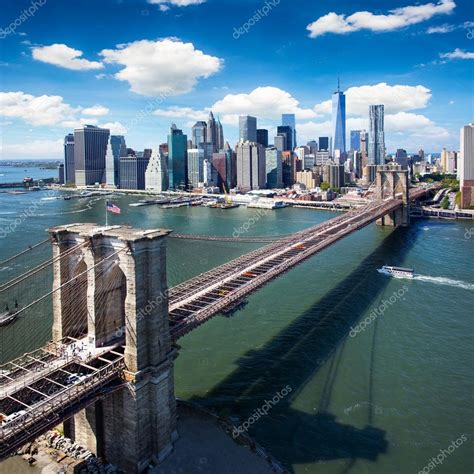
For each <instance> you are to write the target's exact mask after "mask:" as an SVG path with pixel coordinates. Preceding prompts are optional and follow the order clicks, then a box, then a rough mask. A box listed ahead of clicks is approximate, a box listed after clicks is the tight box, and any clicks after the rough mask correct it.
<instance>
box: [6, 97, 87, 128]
mask: <svg viewBox="0 0 474 474" xmlns="http://www.w3.org/2000/svg"><path fill="white" fill-rule="evenodd" d="M79 110H80V109H79V108H73V107H72V106H70V105H69V104H66V103H65V102H64V99H63V98H62V97H61V96H58V95H54V96H53V95H42V96H38V97H35V96H33V95H30V94H25V93H24V92H22V91H17V92H0V115H3V116H4V117H12V118H20V119H22V120H24V121H25V122H27V123H29V124H31V125H35V126H41V125H57V124H58V123H60V122H63V121H66V120H74V119H75V116H76V114H77V112H79Z"/></svg>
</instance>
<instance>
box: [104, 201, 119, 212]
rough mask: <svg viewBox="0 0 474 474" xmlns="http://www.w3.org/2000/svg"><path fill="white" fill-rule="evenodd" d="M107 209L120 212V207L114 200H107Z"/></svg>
mask: <svg viewBox="0 0 474 474" xmlns="http://www.w3.org/2000/svg"><path fill="white" fill-rule="evenodd" d="M107 211H108V212H113V213H114V214H120V207H118V206H116V205H115V204H114V203H113V202H112V201H107Z"/></svg>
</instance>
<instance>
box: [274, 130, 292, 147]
mask: <svg viewBox="0 0 474 474" xmlns="http://www.w3.org/2000/svg"><path fill="white" fill-rule="evenodd" d="M277 133H278V135H280V136H282V137H283V136H284V137H285V149H284V150H283V151H293V130H292V129H291V127H289V126H288V125H280V126H279V127H277Z"/></svg>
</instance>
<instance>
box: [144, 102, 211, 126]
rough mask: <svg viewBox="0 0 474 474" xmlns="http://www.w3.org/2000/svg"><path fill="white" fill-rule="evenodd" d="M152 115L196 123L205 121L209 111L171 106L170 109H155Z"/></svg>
mask: <svg viewBox="0 0 474 474" xmlns="http://www.w3.org/2000/svg"><path fill="white" fill-rule="evenodd" d="M153 115H157V116H159V117H169V118H185V119H188V120H194V121H196V122H197V121H199V120H207V116H208V115H209V111H208V110H195V109H193V108H191V107H178V106H175V105H173V106H171V107H168V108H167V109H157V110H155V111H154V112H153Z"/></svg>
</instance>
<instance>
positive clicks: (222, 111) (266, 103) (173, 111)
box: [153, 86, 318, 126]
mask: <svg viewBox="0 0 474 474" xmlns="http://www.w3.org/2000/svg"><path fill="white" fill-rule="evenodd" d="M210 110H212V111H213V112H214V114H215V115H219V117H220V120H221V122H222V123H223V124H225V125H233V126H236V125H238V123H239V115H253V116H255V117H257V118H258V119H259V120H260V119H269V120H272V119H275V120H280V119H281V114H283V113H294V114H295V115H296V118H297V119H298V120H308V119H312V118H316V117H318V115H317V114H316V113H315V112H314V110H311V109H304V108H301V107H300V105H299V102H298V100H296V99H295V98H294V97H293V96H292V95H291V94H290V93H289V92H286V91H284V90H282V89H279V88H277V87H269V86H267V87H257V88H256V89H254V90H253V91H252V92H250V93H248V94H247V93H242V94H227V95H226V96H225V97H224V98H223V99H222V100H219V101H217V102H216V103H215V104H214V105H212V106H211V107H206V108H205V109H204V110H195V109H192V108H190V107H177V106H172V107H168V108H167V109H158V110H155V111H154V112H153V114H154V115H158V116H160V117H169V118H186V119H189V120H195V121H197V120H207V116H208V114H209V111H210Z"/></svg>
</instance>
